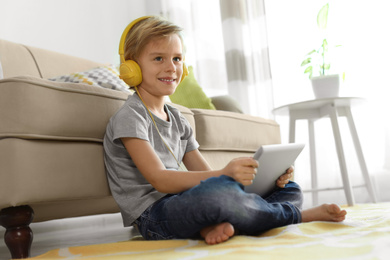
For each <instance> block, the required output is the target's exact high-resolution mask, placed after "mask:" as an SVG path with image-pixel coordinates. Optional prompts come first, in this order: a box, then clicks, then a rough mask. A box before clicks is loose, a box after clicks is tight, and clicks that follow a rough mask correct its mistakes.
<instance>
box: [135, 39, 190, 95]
mask: <svg viewBox="0 0 390 260" xmlns="http://www.w3.org/2000/svg"><path fill="white" fill-rule="evenodd" d="M182 53H183V48H182V43H181V40H180V37H179V36H178V35H177V34H172V35H169V36H166V37H163V38H160V39H156V40H152V41H150V42H149V43H148V44H147V45H146V46H145V48H144V50H143V51H142V53H141V55H140V56H139V58H138V64H139V66H140V68H141V71H142V83H141V84H140V86H139V87H140V88H142V89H143V90H145V91H147V92H148V93H149V94H151V95H153V96H166V95H171V94H173V93H174V92H175V89H176V87H177V85H178V84H179V83H180V79H181V76H182V74H183V54H182Z"/></svg>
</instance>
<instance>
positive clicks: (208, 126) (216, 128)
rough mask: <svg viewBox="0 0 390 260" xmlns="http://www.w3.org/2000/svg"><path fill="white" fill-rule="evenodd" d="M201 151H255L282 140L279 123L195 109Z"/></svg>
mask: <svg viewBox="0 0 390 260" xmlns="http://www.w3.org/2000/svg"><path fill="white" fill-rule="evenodd" d="M192 112H193V113H194V118H195V126H196V139H197V141H198V142H199V145H200V147H199V150H201V151H232V152H233V151H234V152H251V153H252V152H255V151H256V150H257V148H258V147H259V146H261V145H265V144H277V143H280V142H281V139H280V128H279V125H278V124H277V123H276V122H275V121H273V120H270V119H264V118H260V117H255V116H250V115H245V114H239V113H234V112H227V111H218V110H206V109H192Z"/></svg>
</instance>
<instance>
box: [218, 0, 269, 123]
mask: <svg viewBox="0 0 390 260" xmlns="http://www.w3.org/2000/svg"><path fill="white" fill-rule="evenodd" d="M220 5H221V16H222V27H223V38H224V46H225V56H226V67H227V77H228V89H229V93H230V94H231V95H232V96H234V97H236V98H237V100H238V101H239V102H240V104H241V105H242V106H243V110H244V111H245V112H246V113H248V114H252V115H257V116H262V117H266V118H272V117H273V115H272V113H271V110H272V108H273V92H272V80H271V71H270V63H269V53H268V42H267V27H266V19H265V9H264V1H263V0H221V1H220Z"/></svg>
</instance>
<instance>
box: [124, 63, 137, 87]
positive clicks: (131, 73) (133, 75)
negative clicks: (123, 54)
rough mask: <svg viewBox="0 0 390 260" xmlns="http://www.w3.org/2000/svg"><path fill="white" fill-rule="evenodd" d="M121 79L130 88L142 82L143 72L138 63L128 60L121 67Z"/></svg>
mask: <svg viewBox="0 0 390 260" xmlns="http://www.w3.org/2000/svg"><path fill="white" fill-rule="evenodd" d="M119 73H120V78H121V79H122V80H123V81H124V82H126V84H127V85H129V86H130V87H136V86H138V85H139V84H141V82H142V72H141V68H140V67H139V65H138V63H137V62H135V61H133V60H126V61H125V62H123V63H122V64H121V66H120V67H119Z"/></svg>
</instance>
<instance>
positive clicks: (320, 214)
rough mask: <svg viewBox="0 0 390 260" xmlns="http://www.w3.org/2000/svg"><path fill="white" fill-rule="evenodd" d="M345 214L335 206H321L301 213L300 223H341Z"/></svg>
mask: <svg viewBox="0 0 390 260" xmlns="http://www.w3.org/2000/svg"><path fill="white" fill-rule="evenodd" d="M345 215H347V212H346V211H345V210H341V208H340V207H339V206H338V205H336V204H323V205H321V206H318V207H315V208H311V209H307V210H304V211H302V222H311V221H333V222H341V221H343V220H344V219H345Z"/></svg>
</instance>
